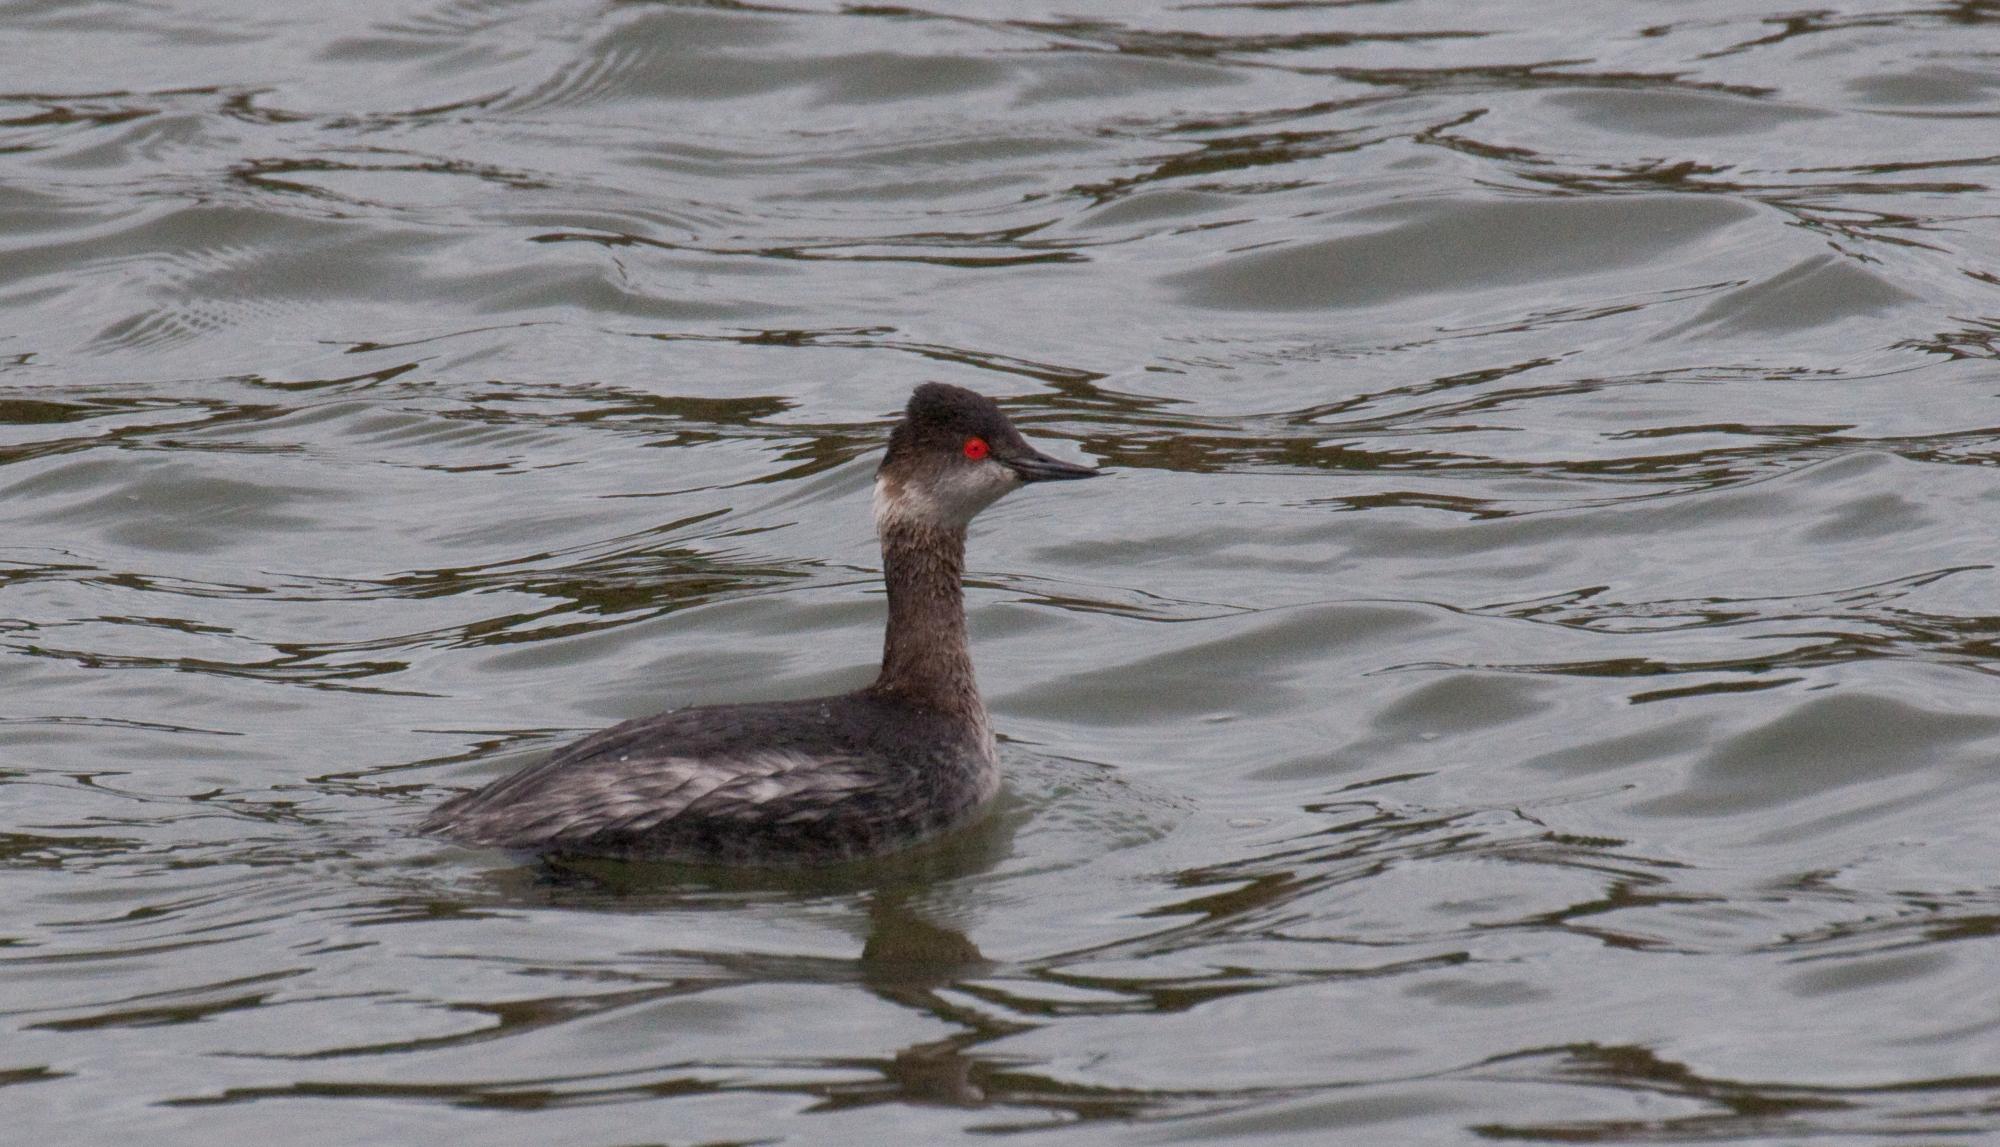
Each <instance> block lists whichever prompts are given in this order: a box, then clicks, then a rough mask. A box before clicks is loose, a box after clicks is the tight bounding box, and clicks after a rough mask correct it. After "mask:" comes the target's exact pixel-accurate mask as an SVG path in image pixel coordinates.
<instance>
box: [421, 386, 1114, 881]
mask: <svg viewBox="0 0 2000 1147" xmlns="http://www.w3.org/2000/svg"><path fill="white" fill-rule="evenodd" d="M1097 473H1098V471H1097V470H1095V469H1093V468H1091V467H1088V466H1079V465H1076V464H1074V463H1070V462H1064V461H1062V460H1061V459H1058V458H1053V457H1051V456H1049V455H1047V454H1044V453H1042V452H1041V451H1039V450H1037V449H1035V448H1034V447H1033V446H1030V445H1029V444H1028V442H1027V441H1026V440H1025V439H1023V438H1022V437H1021V434H1020V432H1019V431H1018V430H1016V429H1015V428H1014V424H1013V423H1012V422H1010V421H1009V420H1008V418H1007V416H1006V414H1004V413H1003V412H1002V411H1001V410H1000V408H999V407H998V406H997V405H995V404H994V402H993V401H992V400H991V399H989V398H987V397H985V396H983V395H981V394H978V393H976V392H974V391H970V390H966V389H964V388H963V387H957V386H948V385H945V384H943V383H936V382H932V383H925V384H923V385H922V386H919V387H917V388H916V390H915V391H914V392H913V393H912V394H911V395H910V400H909V404H908V406H907V407H905V409H904V411H903V417H902V420H901V421H900V422H898V423H897V425H896V428H895V429H894V431H892V432H891V433H890V435H889V446H888V450H887V451H886V453H885V454H884V455H883V458H882V464H881V467H880V469H878V470H877V471H876V475H875V495H874V514H875V532H876V535H877V537H878V539H879V541H880V543H881V546H882V577H883V582H884V584H885V586H886V588H887V590H888V598H889V621H888V630H887V633H886V634H885V636H884V638H883V643H882V668H881V672H880V673H879V674H878V675H877V676H876V678H875V680H874V682H873V683H872V684H870V685H869V686H867V687H866V688H864V689H860V690H858V691H856V692H853V693H843V694H840V695H838V696H833V697H816V698H810V699H807V700H803V701H767V702H753V703H749V704H735V705H706V706H699V707H695V708H687V709H678V710H674V711H671V712H666V713H661V714H658V715H655V716H651V717H641V718H639V719H637V720H633V721H627V722H625V723H623V724H621V725H614V726H612V727H611V728H609V729H605V730H604V731H602V732H599V733H596V734H593V735H591V736H589V737H585V738H584V739H583V740H580V741H577V742H575V743H574V744H571V745H570V746H568V747H567V748H564V749H561V750H559V751H558V752H556V753H555V755H553V756H551V757H550V758H548V759H547V760H545V761H542V762H540V763H539V764H535V765H531V766H529V767H527V768H525V769H522V770H521V771H520V772H517V773H514V774H513V775H511V776H508V777H504V778H502V779H500V780H498V781H495V782H494V783H492V784H490V785H488V786H486V787H485V788H482V789H477V790H474V791H472V792H469V793H464V794H461V795H459V796H456V797H453V798H452V799H450V800H448V801H446V802H444V803H443V804H441V805H439V806H438V807H437V808H436V809H435V810H433V811H432V812H431V814H430V815H429V816H428V817H427V818H425V820H424V821H423V823H422V824H421V825H420V827H419V831H422V832H425V833H429V834H432V835H436V836H440V837H445V838H447V839H450V840H454V841H457V842H459V843H462V844H467V845H475V846H482V847H495V848H504V849H513V850H520V851H528V852H534V853H541V854H545V855H560V856H604V857H628V858H651V859H664V860H678V861H688V862H698V863H716V864H750V865H807V864H825V863H831V862H835V861H841V860H848V859H854V858H859V857H866V856H878V855H882V854H884V853H888V852H893V851H895V850H897V849H899V848H903V847H906V846H909V845H912V844H915V843H917V842H918V841H921V840H924V839H927V838H929V837H933V836H936V835H938V834H941V833H944V832H947V831H949V830H951V829H953V828H956V827H958V826H960V825H963V824H965V823H967V822H968V821H970V820H972V819H973V818H974V817H975V816H976V815H977V814H978V813H979V811H980V810H981V808H982V807H983V806H984V805H985V804H986V803H987V802H988V801H989V800H990V799H991V798H992V797H993V795H994V793H995V792H996V791H998V789H999V787H1000V773H999V765H998V760H997V757H996V754H995V750H994V741H993V730H992V726H991V724H990V723H989V721H988V718H987V713H986V705H985V703H984V702H983V701H982V700H981V699H980V696H979V688H978V685H977V684H976V682H975V681H974V679H973V673H972V655H971V651H970V649H969V648H968V646H967V642H966V632H965V600H964V590H963V588H962V585H961V582H962V580H963V577H964V572H965V531H966V526H967V524H968V523H970V522H971V521H972V518H973V516H974V515H975V514H977V513H979V511H981V510H983V509H985V508H986V507H987V506H989V505H991V504H993V502H994V501H996V500H997V499H999V498H1000V497H1001V496H1002V495H1004V494H1007V493H1010V492H1012V491H1014V490H1016V489H1019V488H1020V487H1022V486H1023V485H1026V484H1028V483H1032V482H1051V481H1064V480H1069V479H1076V478H1090V477H1094V476H1095V475H1096V474H1097Z"/></svg>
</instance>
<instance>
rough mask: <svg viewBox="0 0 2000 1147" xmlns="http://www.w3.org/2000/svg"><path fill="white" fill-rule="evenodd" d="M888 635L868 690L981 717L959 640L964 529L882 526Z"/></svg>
mask: <svg viewBox="0 0 2000 1147" xmlns="http://www.w3.org/2000/svg"><path fill="white" fill-rule="evenodd" d="M881 534H882V580H883V581H884V582H886V583H887V585H888V589H889V632H888V636H887V637H885V638H884V639H883V642H882V675H881V676H879V677H877V678H876V679H875V684H873V685H871V686H869V689H870V691H871V692H874V693H877V694H880V695H883V696H889V697H895V698H897V699H899V700H903V701H907V702H910V703H912V704H916V705H922V706H924V707H925V708H929V709H938V710H941V711H944V712H949V713H960V714H963V715H965V716H968V717H978V716H980V715H981V714H983V713H984V712H985V709H984V706H983V705H982V704H981V703H980V700H979V686H978V684H977V683H976V682H975V681H974V680H973V677H972V654H971V652H970V650H969V649H968V648H967V645H966V638H965V590H964V588H963V586H962V584H961V582H962V581H963V579H964V577H965V530H964V529H963V528H960V529H955V530H954V529H948V528H943V527H938V526H932V525H926V524H922V523H914V522H908V521H896V522H889V523H887V524H885V525H884V526H883V527H882V530H881Z"/></svg>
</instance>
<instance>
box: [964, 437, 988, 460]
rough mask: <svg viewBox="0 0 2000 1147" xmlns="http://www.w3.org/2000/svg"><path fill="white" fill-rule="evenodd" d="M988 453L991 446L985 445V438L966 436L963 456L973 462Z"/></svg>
mask: <svg viewBox="0 0 2000 1147" xmlns="http://www.w3.org/2000/svg"><path fill="white" fill-rule="evenodd" d="M989 453H991V448H990V447H988V446H987V445H986V439H984V438H968V439H966V440H965V456H966V457H967V458H970V459H972V460H973V461H974V462H977V461H979V460H980V459H981V458H984V457H986V455H987V454H989Z"/></svg>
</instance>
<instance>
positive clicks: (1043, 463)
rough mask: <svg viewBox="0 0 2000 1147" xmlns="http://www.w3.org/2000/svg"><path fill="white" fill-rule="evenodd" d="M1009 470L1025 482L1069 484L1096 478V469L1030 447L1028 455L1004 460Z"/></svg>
mask: <svg viewBox="0 0 2000 1147" xmlns="http://www.w3.org/2000/svg"><path fill="white" fill-rule="evenodd" d="M1001 461H1002V462H1005V463H1006V464H1007V468H1008V469H1010V470H1012V471H1014V473H1016V474H1019V475H1020V476H1021V481H1023V482H1067V481H1069V480H1070V479H1072V478H1095V477H1097V474H1098V471H1097V469H1096V468H1095V467H1091V466H1079V465H1077V464H1076V463H1074V462H1065V461H1063V460H1062V459H1060V458H1051V457H1049V456H1048V455H1047V454H1044V453H1042V452H1041V451H1039V450H1036V449H1035V448H1034V447H1032V446H1031V447H1029V448H1028V452H1027V453H1026V454H1022V455H1019V456H1018V457H1014V458H1003V459H1001Z"/></svg>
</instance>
